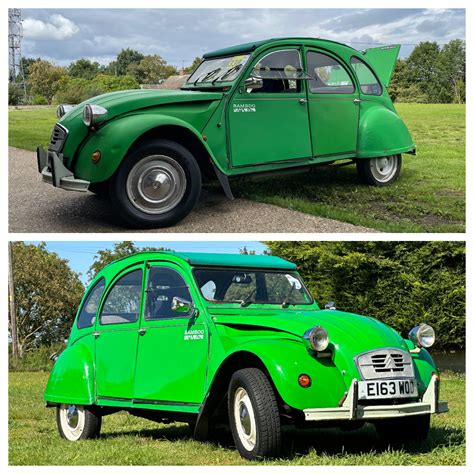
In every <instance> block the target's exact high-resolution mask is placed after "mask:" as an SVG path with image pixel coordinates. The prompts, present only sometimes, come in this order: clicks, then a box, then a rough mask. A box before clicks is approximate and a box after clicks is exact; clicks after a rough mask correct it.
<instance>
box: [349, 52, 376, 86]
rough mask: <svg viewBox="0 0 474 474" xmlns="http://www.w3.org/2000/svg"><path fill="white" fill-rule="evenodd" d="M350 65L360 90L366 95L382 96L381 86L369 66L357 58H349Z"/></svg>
mask: <svg viewBox="0 0 474 474" xmlns="http://www.w3.org/2000/svg"><path fill="white" fill-rule="evenodd" d="M351 65H352V68H353V69H354V71H355V73H356V76H357V79H358V80H359V83H360V90H361V92H362V93H363V94H366V95H380V94H382V86H381V85H380V82H379V81H378V79H377V78H376V77H375V74H374V73H373V72H372V71H371V70H370V68H369V66H367V64H365V63H364V62H363V61H361V60H360V59H359V58H356V57H353V58H351Z"/></svg>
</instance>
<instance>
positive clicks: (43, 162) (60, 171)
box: [36, 146, 90, 192]
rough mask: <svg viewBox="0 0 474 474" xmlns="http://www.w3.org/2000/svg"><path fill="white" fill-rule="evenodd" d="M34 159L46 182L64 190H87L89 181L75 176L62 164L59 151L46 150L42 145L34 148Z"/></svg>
mask: <svg viewBox="0 0 474 474" xmlns="http://www.w3.org/2000/svg"><path fill="white" fill-rule="evenodd" d="M36 159H37V161H38V171H39V172H40V173H41V175H42V177H43V181H45V182H46V183H49V184H52V185H53V186H55V187H56V188H62V189H65V190H66V191H79V192H86V191H87V190H88V188H89V184H90V183H89V181H85V180H83V179H77V178H75V177H74V173H73V172H72V171H70V170H68V169H67V168H66V167H65V166H64V163H63V160H62V154H61V153H59V154H58V153H56V152H55V151H48V152H46V151H45V149H44V148H43V147H42V146H39V147H38V148H36Z"/></svg>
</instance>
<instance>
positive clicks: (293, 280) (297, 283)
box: [285, 274, 301, 290]
mask: <svg viewBox="0 0 474 474" xmlns="http://www.w3.org/2000/svg"><path fill="white" fill-rule="evenodd" d="M285 276H286V279H287V280H288V283H289V284H290V285H291V286H294V287H295V290H301V282H300V281H299V280H298V278H295V277H294V276H293V275H288V274H286V275H285Z"/></svg>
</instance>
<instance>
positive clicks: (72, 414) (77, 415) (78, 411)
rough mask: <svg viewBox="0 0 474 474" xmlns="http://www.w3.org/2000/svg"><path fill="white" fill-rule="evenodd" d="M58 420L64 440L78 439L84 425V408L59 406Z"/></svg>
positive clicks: (79, 406)
mask: <svg viewBox="0 0 474 474" xmlns="http://www.w3.org/2000/svg"><path fill="white" fill-rule="evenodd" d="M59 418H60V422H61V429H62V432H63V434H64V436H65V437H66V439H68V440H69V441H77V440H78V439H80V437H81V435H82V432H83V431H84V425H85V412H84V407H83V406H81V405H61V406H60V409H59Z"/></svg>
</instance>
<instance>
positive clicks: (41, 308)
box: [12, 242, 84, 355]
mask: <svg viewBox="0 0 474 474" xmlns="http://www.w3.org/2000/svg"><path fill="white" fill-rule="evenodd" d="M12 267H13V282H14V292H15V303H16V313H17V330H18V339H19V346H20V354H21V355H23V354H24V353H25V352H28V351H29V350H31V349H33V348H36V347H39V346H43V345H51V344H53V343H56V342H59V341H63V340H64V339H65V338H67V337H68V334H69V331H70V329H71V323H72V321H73V319H74V316H75V313H76V310H77V307H78V305H79V302H80V301H81V298H82V295H83V292H84V286H83V285H82V283H81V281H80V279H79V275H78V274H77V273H75V272H73V271H72V270H71V269H70V267H69V265H68V261H67V260H64V259H61V258H59V257H58V255H57V254H55V253H52V252H49V251H47V250H46V246H45V244H44V243H41V244H39V245H33V244H25V243H24V242H15V243H13V246H12Z"/></svg>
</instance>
